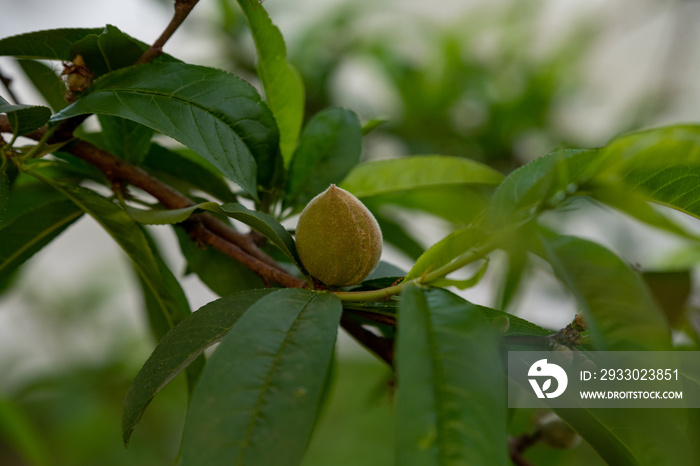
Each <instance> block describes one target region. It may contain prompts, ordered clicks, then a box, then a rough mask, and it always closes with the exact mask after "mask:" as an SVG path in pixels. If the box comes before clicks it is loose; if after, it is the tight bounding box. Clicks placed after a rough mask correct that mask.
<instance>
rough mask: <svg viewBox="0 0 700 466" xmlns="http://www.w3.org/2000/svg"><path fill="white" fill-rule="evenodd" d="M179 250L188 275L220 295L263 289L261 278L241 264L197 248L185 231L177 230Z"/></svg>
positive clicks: (223, 255) (210, 249) (209, 248)
mask: <svg viewBox="0 0 700 466" xmlns="http://www.w3.org/2000/svg"><path fill="white" fill-rule="evenodd" d="M175 233H177V238H178V240H179V242H180V249H181V250H182V254H183V255H184V256H185V259H186V260H187V272H189V273H195V274H197V276H198V277H199V279H200V280H201V281H202V282H203V283H204V284H205V285H207V286H208V287H209V288H210V289H211V290H212V291H213V292H214V293H216V294H218V295H219V296H228V295H230V294H231V293H235V292H238V291H242V290H249V289H253V288H262V287H263V282H262V280H261V279H260V277H259V276H257V275H256V274H255V273H254V272H252V271H250V270H249V269H248V268H246V267H245V266H244V265H243V264H241V263H240V262H236V261H233V260H231V258H230V257H228V256H227V255H225V254H224V253H222V252H220V251H217V250H216V249H214V248H211V247H207V248H206V249H202V248H201V247H200V246H197V244H195V242H194V241H192V239H191V238H190V237H189V235H188V234H187V232H185V231H184V230H183V229H182V228H176V229H175Z"/></svg>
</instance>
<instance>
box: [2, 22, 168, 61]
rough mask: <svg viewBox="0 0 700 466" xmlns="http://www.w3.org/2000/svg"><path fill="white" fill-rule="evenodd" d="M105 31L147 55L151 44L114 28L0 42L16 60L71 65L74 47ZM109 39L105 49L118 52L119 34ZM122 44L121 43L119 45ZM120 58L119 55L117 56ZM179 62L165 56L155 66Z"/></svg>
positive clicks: (63, 31)
mask: <svg viewBox="0 0 700 466" xmlns="http://www.w3.org/2000/svg"><path fill="white" fill-rule="evenodd" d="M105 31H112V32H116V33H118V34H119V35H121V36H123V37H126V38H128V39H129V40H130V41H131V42H133V43H136V44H138V46H139V48H140V49H141V51H142V52H144V51H145V50H146V49H147V48H148V47H149V44H146V43H144V42H141V41H139V40H137V39H134V38H132V37H129V36H128V35H126V34H124V33H123V32H121V31H119V30H118V29H117V28H116V27H114V26H109V25H108V26H107V27H106V28H65V29H48V30H44V31H34V32H28V33H25V34H19V35H16V36H10V37H5V38H4V39H0V55H8V56H14V57H18V58H35V59H47V60H63V61H71V60H73V58H74V57H75V54H74V53H73V52H74V51H73V50H72V47H73V45H74V44H75V43H76V42H79V41H81V40H83V39H85V38H86V37H88V36H101V35H103V34H105ZM116 33H115V34H113V35H111V36H109V39H110V40H109V41H107V43H106V44H105V43H103V44H102V46H103V47H107V48H111V49H112V50H111V52H112V53H115V52H118V48H117V47H113V45H114V43H113V42H112V41H111V39H113V38H114V37H115V36H116V35H117V34H116ZM120 43H121V42H120ZM116 54H118V53H116ZM111 58H112V59H117V60H119V58H118V57H114V56H111ZM172 61H178V60H177V59H175V58H173V57H171V56H170V55H168V54H166V53H163V54H161V55H160V56H159V57H158V58H156V60H155V62H157V63H159V62H172Z"/></svg>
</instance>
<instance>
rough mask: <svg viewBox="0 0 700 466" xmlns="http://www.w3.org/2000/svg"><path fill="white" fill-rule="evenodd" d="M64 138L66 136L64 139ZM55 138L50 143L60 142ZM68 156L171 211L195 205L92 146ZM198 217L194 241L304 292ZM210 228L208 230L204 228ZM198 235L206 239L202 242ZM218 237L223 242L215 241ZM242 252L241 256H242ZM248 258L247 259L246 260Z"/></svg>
mask: <svg viewBox="0 0 700 466" xmlns="http://www.w3.org/2000/svg"><path fill="white" fill-rule="evenodd" d="M0 132H12V128H11V126H10V123H9V121H8V119H7V116H5V115H0ZM45 132H46V129H45V128H43V129H42V130H37V131H35V132H33V133H31V134H29V135H27V136H28V137H30V138H32V139H35V140H38V139H41V137H42V136H43V135H44V133H45ZM61 136H65V134H64V135H61ZM61 140H62V139H60V138H58V135H57V134H55V135H54V136H53V138H50V139H49V141H48V142H49V143H53V142H60V141H61ZM65 150H66V151H67V152H69V153H71V154H73V155H75V156H76V157H78V158H80V159H82V160H85V161H86V162H88V163H90V164H92V165H94V166H95V167H97V168H98V169H99V170H100V171H101V172H102V173H104V175H105V176H106V177H107V179H109V180H110V181H111V182H113V183H121V182H126V183H128V184H130V185H132V186H135V187H137V188H140V189H142V190H143V191H145V192H147V193H148V194H150V195H151V196H153V197H155V198H156V199H158V201H159V202H160V203H161V204H163V206H165V207H166V208H168V209H181V208H184V207H189V206H192V205H194V204H195V203H194V201H192V200H191V199H189V198H188V197H187V196H185V195H183V194H182V193H180V192H179V191H177V190H175V189H173V188H172V187H170V186H168V185H167V184H165V183H163V182H161V181H160V180H158V179H157V178H155V177H153V176H151V175H150V174H148V173H147V172H145V171H144V170H142V169H140V168H138V167H135V166H133V165H131V164H129V163H128V162H126V161H125V160H123V159H120V158H119V157H116V156H114V155H112V154H110V153H108V152H105V151H103V150H101V149H99V148H97V147H95V146H93V145H92V144H90V143H87V142H84V141H78V142H76V143H74V144H73V145H71V146H70V147H68V148H66V149H65ZM195 217H198V218H199V221H200V222H201V224H202V225H203V228H202V229H198V230H197V231H198V233H196V234H195V236H194V237H193V239H194V240H196V241H199V242H200V243H201V244H209V245H211V246H212V247H214V248H216V249H219V250H220V251H221V252H223V253H224V254H227V255H228V256H230V257H232V258H234V259H236V260H238V261H239V262H241V263H243V264H244V265H245V266H246V267H248V268H250V269H251V270H252V271H253V272H255V273H257V274H258V275H260V276H261V277H262V278H263V279H265V280H267V281H272V282H276V283H279V284H280V285H284V286H286V287H293V288H301V287H303V286H305V285H306V281H304V280H302V279H300V278H297V277H294V276H292V275H290V274H289V273H287V272H286V271H285V270H284V269H282V268H281V267H280V266H279V265H278V264H277V263H276V262H275V261H274V260H273V259H272V258H271V257H269V256H268V255H267V254H265V253H264V252H263V251H261V250H260V249H259V248H258V246H257V245H256V244H255V242H254V241H253V239H252V238H251V237H250V236H248V235H246V234H243V233H240V232H238V231H236V230H234V229H233V228H231V227H230V226H228V225H226V224H225V223H223V222H221V221H219V220H218V219H217V218H216V217H214V216H213V215H210V214H206V213H205V214H197V215H196V216H195ZM204 227H206V228H204ZM197 235H202V236H201V238H200V237H198V236H197ZM213 236H216V237H217V238H218V239H219V240H217V239H214V238H213ZM239 251H240V252H239ZM244 256H245V257H244Z"/></svg>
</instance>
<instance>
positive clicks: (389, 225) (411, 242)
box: [374, 211, 424, 260]
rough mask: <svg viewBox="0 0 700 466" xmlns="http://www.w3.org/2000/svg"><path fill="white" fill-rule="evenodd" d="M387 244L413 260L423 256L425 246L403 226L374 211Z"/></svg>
mask: <svg viewBox="0 0 700 466" xmlns="http://www.w3.org/2000/svg"><path fill="white" fill-rule="evenodd" d="M374 218H375V219H376V220H377V223H378V224H379V228H380V229H381V230H382V236H383V238H384V242H385V243H390V244H392V245H394V246H396V248H398V249H399V250H400V251H401V252H403V253H404V254H406V255H407V256H408V257H410V258H411V259H413V260H416V259H418V257H419V256H420V255H421V254H423V252H424V249H423V246H422V245H421V244H420V243H419V242H418V241H416V240H415V239H414V238H413V237H412V236H411V235H409V234H408V232H406V230H405V229H404V227H403V225H401V224H400V223H398V222H395V221H394V220H392V219H390V218H389V217H387V216H384V215H381V214H379V213H377V212H376V211H374Z"/></svg>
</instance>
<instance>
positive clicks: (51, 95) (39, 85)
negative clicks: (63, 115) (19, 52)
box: [17, 60, 68, 112]
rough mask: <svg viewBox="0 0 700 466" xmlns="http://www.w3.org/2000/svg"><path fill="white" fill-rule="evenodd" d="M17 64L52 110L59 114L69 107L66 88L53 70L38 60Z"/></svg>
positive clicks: (18, 61) (23, 61) (21, 61)
mask: <svg viewBox="0 0 700 466" xmlns="http://www.w3.org/2000/svg"><path fill="white" fill-rule="evenodd" d="M17 63H18V64H19V66H20V67H21V68H22V71H24V74H25V75H26V76H27V78H29V80H30V81H31V82H32V84H33V85H34V87H35V88H36V90H37V91H39V93H40V94H41V96H42V97H43V98H44V100H46V102H47V103H48V104H49V107H51V109H52V110H54V111H56V112H57V111H59V110H61V109H63V108H65V107H66V105H68V102H66V98H65V94H66V86H65V84H63V80H62V79H61V78H60V77H58V75H57V74H56V72H55V71H54V69H53V68H51V67H50V66H47V65H45V64H43V63H41V62H39V61H36V60H17Z"/></svg>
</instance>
